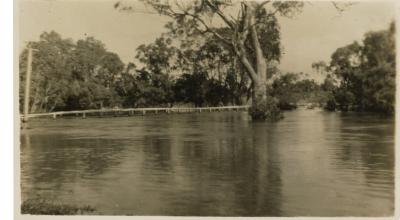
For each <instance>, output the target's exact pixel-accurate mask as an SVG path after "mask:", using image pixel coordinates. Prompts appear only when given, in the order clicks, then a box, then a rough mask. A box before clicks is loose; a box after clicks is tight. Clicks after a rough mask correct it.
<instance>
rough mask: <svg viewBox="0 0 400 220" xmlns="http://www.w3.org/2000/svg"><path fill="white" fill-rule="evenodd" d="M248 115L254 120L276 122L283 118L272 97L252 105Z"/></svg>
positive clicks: (276, 102)
mask: <svg viewBox="0 0 400 220" xmlns="http://www.w3.org/2000/svg"><path fill="white" fill-rule="evenodd" d="M249 114H250V115H251V118H252V119H254V120H269V121H277V120H280V119H282V118H283V115H282V112H281V110H280V109H279V107H278V101H277V100H276V99H275V98H273V97H268V98H267V99H266V100H265V101H261V102H257V103H255V104H253V105H252V106H251V107H250V109H249Z"/></svg>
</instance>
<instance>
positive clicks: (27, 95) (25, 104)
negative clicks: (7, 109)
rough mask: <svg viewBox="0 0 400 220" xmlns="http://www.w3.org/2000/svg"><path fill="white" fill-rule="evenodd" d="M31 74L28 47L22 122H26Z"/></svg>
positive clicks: (30, 53) (30, 57)
mask: <svg viewBox="0 0 400 220" xmlns="http://www.w3.org/2000/svg"><path fill="white" fill-rule="evenodd" d="M31 73H32V48H31V47H29V46H28V66H27V68H26V79H25V99H24V120H23V121H24V122H27V121H28V114H29V97H30V94H29V93H30V87H31Z"/></svg>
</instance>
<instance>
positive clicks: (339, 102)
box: [325, 23, 396, 114]
mask: <svg viewBox="0 0 400 220" xmlns="http://www.w3.org/2000/svg"><path fill="white" fill-rule="evenodd" d="M394 34H395V30H394V23H391V25H390V27H389V29H388V30H383V31H376V32H369V33H367V34H366V35H365V37H364V40H363V43H362V44H360V43H358V42H354V43H352V44H350V45H347V46H345V47H342V48H338V49H337V50H336V51H335V52H334V53H333V54H332V57H331V58H332V60H331V63H330V66H329V69H330V71H331V72H332V74H333V75H335V76H336V77H337V78H338V79H339V81H340V84H339V85H338V86H337V87H336V88H335V89H332V88H328V87H332V86H333V85H327V84H326V85H325V87H326V88H325V89H326V90H327V91H330V92H331V93H332V96H331V99H330V100H329V106H330V107H329V109H332V110H333V109H339V110H342V111H348V110H357V111H375V112H383V113H388V114H392V113H393V112H394V101H395V73H396V71H395V41H394Z"/></svg>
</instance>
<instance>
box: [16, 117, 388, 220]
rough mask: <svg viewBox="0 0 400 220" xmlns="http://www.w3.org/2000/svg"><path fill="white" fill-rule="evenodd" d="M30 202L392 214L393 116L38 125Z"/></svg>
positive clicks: (185, 210) (187, 210) (119, 210)
mask: <svg viewBox="0 0 400 220" xmlns="http://www.w3.org/2000/svg"><path fill="white" fill-rule="evenodd" d="M21 168H22V173H21V183H22V196H23V199H27V198H30V197H34V196H37V195H44V196H47V197H50V198H54V199H57V200H58V201H61V202H64V203H72V204H82V205H91V206H94V207H96V209H97V210H98V211H99V212H100V213H101V214H109V215H194V216H388V215H393V210H394V119H393V118H382V117H378V116H371V115H366V114H361V115H360V114H355V113H346V114H344V113H328V112H323V111H317V110H297V111H293V112H287V113H285V119H284V120H282V121H280V122H277V123H264V122H263V123H261V122H250V121H249V120H248V117H247V114H246V113H244V112H235V113H233V112H232V113H204V114H181V115H157V116H146V117H130V118H127V117H126V118H92V119H90V118H89V119H86V120H82V119H57V120H54V121H53V120H51V121H50V120H43V121H31V122H29V127H28V129H27V130H24V131H22V133H21Z"/></svg>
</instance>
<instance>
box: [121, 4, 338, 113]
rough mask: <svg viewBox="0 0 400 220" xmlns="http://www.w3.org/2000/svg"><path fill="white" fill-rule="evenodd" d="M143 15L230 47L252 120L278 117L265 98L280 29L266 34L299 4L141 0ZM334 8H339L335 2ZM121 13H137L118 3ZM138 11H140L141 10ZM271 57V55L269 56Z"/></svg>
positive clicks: (291, 14) (128, 5)
mask: <svg viewBox="0 0 400 220" xmlns="http://www.w3.org/2000/svg"><path fill="white" fill-rule="evenodd" d="M141 2H143V3H144V5H146V6H150V7H145V8H146V9H145V12H147V13H152V12H153V13H158V14H161V15H165V16H168V17H170V18H172V20H173V21H174V22H176V23H177V24H178V26H181V27H183V28H189V29H195V30H196V34H197V35H204V34H211V35H213V36H214V37H215V39H217V40H219V42H221V44H224V45H226V46H227V47H229V48H230V49H231V50H232V51H233V52H234V54H235V56H236V57H237V58H238V60H240V62H241V63H242V65H243V66H244V68H245V70H246V72H247V74H248V76H249V78H250V79H251V82H252V84H251V85H252V86H251V89H252V108H251V109H250V114H251V116H252V119H253V120H265V119H267V118H270V119H273V118H274V117H277V115H280V114H279V110H278V108H277V107H276V103H274V102H273V101H272V100H269V99H268V98H267V75H268V72H267V71H268V62H269V61H271V60H279V56H280V53H281V51H280V47H279V46H278V47H271V44H273V43H276V41H277V43H278V44H277V45H279V40H280V39H279V37H278V38H276V37H274V36H273V34H274V32H275V33H276V32H277V33H278V34H279V27H277V29H275V30H273V31H272V32H271V31H266V30H268V29H270V28H273V27H271V25H273V24H275V25H277V22H276V16H277V15H281V16H285V17H292V16H293V15H295V14H296V13H297V12H300V11H301V9H302V8H303V6H304V3H303V2H301V1H273V0H267V1H245V0H236V1H235V0H141ZM334 6H335V7H336V8H337V9H341V8H339V5H338V4H336V3H334ZM114 7H115V8H117V9H119V10H122V11H132V12H135V11H136V12H137V11H140V10H139V9H138V8H136V7H135V6H132V5H130V4H129V3H127V2H126V1H124V2H123V1H120V2H117V3H116V4H115V5H114ZM140 12H143V10H141V11H140ZM271 54H272V56H270V55H271Z"/></svg>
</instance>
